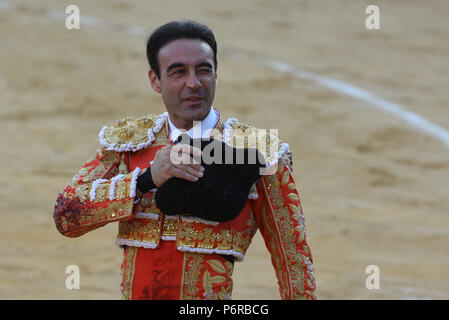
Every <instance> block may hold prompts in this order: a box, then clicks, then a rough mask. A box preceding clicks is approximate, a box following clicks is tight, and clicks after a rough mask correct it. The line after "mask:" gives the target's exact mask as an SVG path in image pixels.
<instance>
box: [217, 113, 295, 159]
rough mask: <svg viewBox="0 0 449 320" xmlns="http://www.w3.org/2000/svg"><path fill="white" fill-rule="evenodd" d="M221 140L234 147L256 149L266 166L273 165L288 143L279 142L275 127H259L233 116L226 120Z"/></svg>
mask: <svg viewBox="0 0 449 320" xmlns="http://www.w3.org/2000/svg"><path fill="white" fill-rule="evenodd" d="M223 141H224V142H226V143H227V144H229V145H231V146H232V147H236V148H254V149H257V150H258V151H259V152H260V153H261V154H262V155H263V156H264V159H265V163H266V164H267V167H271V166H272V165H275V164H276V163H277V162H278V160H279V159H280V158H281V157H282V156H283V154H284V153H285V152H286V151H287V149H288V144H286V143H281V141H280V139H279V134H278V130H277V129H259V128H256V127H255V126H253V125H252V124H249V123H245V122H240V121H239V120H237V119H235V118H230V119H228V120H227V121H226V124H225V126H224V132H223Z"/></svg>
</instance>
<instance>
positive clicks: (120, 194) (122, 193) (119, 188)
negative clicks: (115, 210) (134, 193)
mask: <svg viewBox="0 0 449 320" xmlns="http://www.w3.org/2000/svg"><path fill="white" fill-rule="evenodd" d="M126 195H127V183H126V182H125V181H124V179H119V180H118V181H117V183H116V184H115V199H117V200H121V199H124V198H126Z"/></svg>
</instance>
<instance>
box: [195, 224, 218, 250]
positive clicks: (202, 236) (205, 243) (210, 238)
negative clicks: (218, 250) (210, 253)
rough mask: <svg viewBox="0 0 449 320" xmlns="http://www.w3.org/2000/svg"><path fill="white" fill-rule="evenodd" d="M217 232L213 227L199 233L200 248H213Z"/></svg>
mask: <svg viewBox="0 0 449 320" xmlns="http://www.w3.org/2000/svg"><path fill="white" fill-rule="evenodd" d="M215 237H216V235H215V233H214V232H213V230H212V229H211V228H204V229H203V230H202V232H200V233H199V234H198V248H203V249H212V248H213V247H214V242H215Z"/></svg>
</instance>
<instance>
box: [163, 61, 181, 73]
mask: <svg viewBox="0 0 449 320" xmlns="http://www.w3.org/2000/svg"><path fill="white" fill-rule="evenodd" d="M182 67H185V64H184V63H181V62H174V63H172V64H171V65H169V66H168V67H167V73H169V72H170V71H171V70H172V69H175V68H182Z"/></svg>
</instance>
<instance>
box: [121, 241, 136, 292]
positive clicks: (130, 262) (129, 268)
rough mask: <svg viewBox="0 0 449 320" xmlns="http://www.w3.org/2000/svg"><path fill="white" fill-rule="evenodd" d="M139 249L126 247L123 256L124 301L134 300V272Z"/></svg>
mask: <svg viewBox="0 0 449 320" xmlns="http://www.w3.org/2000/svg"><path fill="white" fill-rule="evenodd" d="M137 250H138V249H137V248H136V247H126V248H125V250H124V252H123V255H124V258H123V263H122V267H121V273H122V284H121V287H122V288H121V289H122V299H123V300H131V298H132V287H133V280H134V270H135V266H136V256H137Z"/></svg>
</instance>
